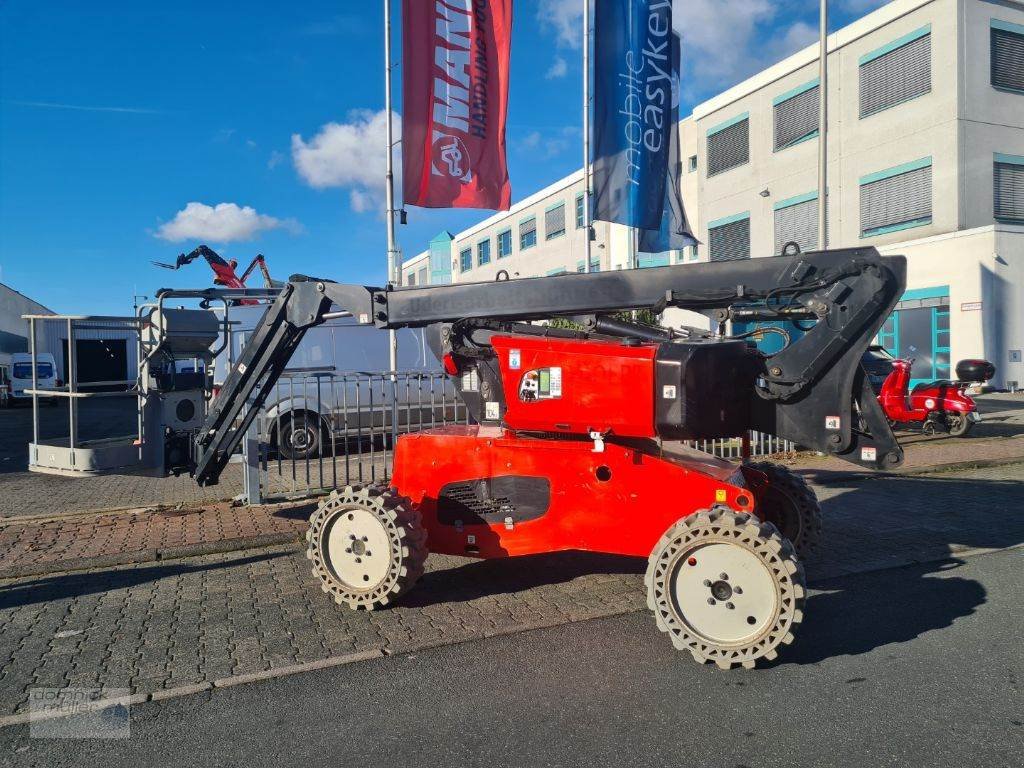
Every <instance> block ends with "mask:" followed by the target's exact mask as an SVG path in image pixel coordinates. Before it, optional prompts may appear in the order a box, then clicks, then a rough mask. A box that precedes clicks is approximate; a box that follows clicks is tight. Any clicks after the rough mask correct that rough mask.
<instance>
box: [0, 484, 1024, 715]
mask: <svg viewBox="0 0 1024 768" xmlns="http://www.w3.org/2000/svg"><path fill="white" fill-rule="evenodd" d="M817 490H818V492H819V494H820V496H821V499H822V506H823V509H824V512H825V522H826V531H827V533H826V541H827V543H826V546H825V547H824V550H823V552H822V554H821V556H820V557H819V558H818V559H816V560H812V561H811V562H809V563H808V571H809V574H810V576H811V579H812V582H813V581H815V580H817V581H819V582H820V581H821V580H822V579H826V578H829V577H832V576H836V575H841V574H847V573H854V572H860V571H865V570H871V569H876V568H884V567H888V566H896V565H900V564H906V563H911V562H921V561H930V560H932V559H935V558H940V557H945V556H948V555H958V554H966V553H969V552H975V551H978V550H984V549H997V548H1004V547H1009V546H1015V545H1019V544H1021V543H1022V542H1024V517H1022V516H1021V515H1019V514H1017V507H1018V506H1019V502H1020V499H1021V498H1024V493H1022V491H1024V465H1013V466H1003V467H993V468H989V469H979V470H972V471H967V472H955V473H945V474H940V475H930V476H919V477H906V478H880V477H875V478H871V477H866V478H852V479H849V480H848V481H846V480H840V481H839V482H836V483H834V484H830V485H829V486H824V487H819V488H818V489H817ZM644 567H645V563H644V562H643V561H638V560H636V559H630V558H620V557H608V556H603V555H592V554H586V553H567V554H560V555H550V556H539V557H532V558H522V559H512V560H505V561H490V562H476V561H470V560H466V559H462V558H452V557H440V556H434V557H431V558H430V559H429V560H428V570H427V573H426V575H425V576H424V578H423V579H422V581H421V582H420V583H419V584H418V585H417V586H416V588H415V589H414V590H413V591H412V592H411V593H410V594H409V595H408V596H406V598H404V599H403V601H402V603H401V604H400V605H398V606H395V607H393V608H391V609H389V610H386V611H380V612H374V613H356V612H352V611H349V610H347V609H342V608H339V607H338V606H336V605H335V604H334V603H333V602H332V601H330V600H329V599H328V598H327V596H326V595H324V594H323V593H322V592H321V591H320V589H319V587H318V586H317V585H316V584H314V583H313V581H312V578H311V576H310V569H309V564H308V561H307V560H306V559H305V557H304V556H303V554H302V553H301V552H296V551H295V550H294V548H289V547H277V548H265V549H261V550H247V551H241V552H233V553H226V554H218V555H210V556H205V557H196V558H190V559H182V560H176V561H162V562H153V563H145V564H140V565H134V566H121V567H116V568H109V569H97V570H93V571H85V572H78V573H56V574H51V575H47V576H41V577H34V578H25V579H17V580H8V581H6V582H0V715H6V714H12V713H15V712H21V711H24V710H25V709H26V707H27V704H26V702H27V699H28V691H29V689H30V688H32V687H37V686H48V687H61V686H102V687H107V688H131V689H132V691H133V692H135V693H139V692H141V693H150V692H155V691H159V690H162V689H169V688H176V687H181V686H185V685H191V684H196V683H201V682H204V681H213V680H216V679H219V678H223V677H226V676H237V675H244V674H251V673H256V672H260V671H263V670H270V669H278V668H282V667H287V666H290V665H294V664H300V663H307V662H314V661H318V660H322V659H326V658H329V657H332V656H337V655H340V654H348V653H352V652H355V651H361V650H368V649H379V650H382V651H384V652H389V653H394V652H402V651H409V650H414V649H417V648H423V647H428V646H431V645H437V644H446V643H453V642H459V641H463V640H469V639H474V638H481V637H486V636H488V635H493V634H497V633H503V632H514V631H521V630H525V629H529V628H531V627H535V626H541V625H551V624H557V623H563V622H569V621H576V620H582V619H587V618H592V617H597V616H604V615H611V614H615V613H622V612H626V611H634V610H640V609H645V606H644V597H643V591H642V574H643V570H644ZM937 567H938V566H937ZM894 578H899V575H898V573H896V574H894ZM825 586H827V585H825ZM813 605H814V603H813V599H812V600H811V601H810V603H809V607H808V610H809V611H810V610H813ZM651 631H652V632H654V631H656V630H655V629H654V624H653V621H652V624H651Z"/></svg>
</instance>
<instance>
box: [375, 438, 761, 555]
mask: <svg viewBox="0 0 1024 768" xmlns="http://www.w3.org/2000/svg"><path fill="white" fill-rule="evenodd" d="M747 475H749V476H750V477H749V480H750V481H751V484H756V483H757V482H759V481H760V480H761V479H762V478H761V477H760V473H757V472H754V471H752V470H750V471H748V470H745V469H744V468H741V467H739V466H737V465H734V464H731V463H729V462H727V461H723V460H720V459H717V458H715V457H713V456H709V455H707V454H703V453H700V452H698V451H687V450H680V451H678V452H676V451H673V452H671V453H670V452H667V451H664V450H661V449H660V448H659V445H658V443H656V442H654V441H637V442H636V443H630V444H629V445H620V444H616V443H606V444H605V445H604V450H603V451H602V452H595V451H594V443H593V442H591V441H583V440H550V439H546V440H545V439H538V438H535V437H527V436H520V435H517V434H516V433H514V432H511V431H509V430H505V429H502V428H500V427H479V426H464V427H462V426H460V427H443V428H439V429H433V430H428V431H425V432H420V433H416V434H409V435H403V436H402V437H401V438H399V440H398V444H397V447H396V450H395V469H394V476H393V479H392V483H393V485H395V487H396V488H397V489H398V491H399V492H400V493H401V494H402V495H404V496H408V497H409V498H410V499H411V500H412V502H413V503H414V504H416V505H417V507H418V508H419V510H420V512H421V514H422V516H423V526H424V528H426V530H427V533H428V541H429V542H430V550H431V552H438V553H442V554H452V555H468V556H471V557H480V558H496V557H510V556H517V555H530V554H538V553H544V552H555V551H561V550H586V551H592V552H605V553H609V554H620V555H633V556H639V557H647V556H648V555H649V554H650V553H651V550H652V549H653V548H654V545H655V544H656V543H657V541H658V539H659V538H660V537H661V536H662V534H664V533H665V531H666V530H668V528H669V527H670V526H671V525H673V524H674V523H675V522H676V521H678V520H679V519H680V518H682V517H685V516H686V515H689V514H692V513H694V512H696V511H697V510H699V509H705V508H708V507H711V506H713V505H715V504H720V505H725V506H728V507H730V508H732V509H733V510H735V511H737V512H753V511H754V496H753V492H752V491H751V490H750V489H749V488H748V487H747V484H748V483H747V481H748V478H747V477H746V476H747ZM508 476H517V477H524V478H546V479H547V481H548V483H549V484H550V492H549V497H548V504H547V508H546V511H545V512H544V513H543V514H541V515H540V516H538V517H535V518H533V519H529V520H523V521H516V520H514V519H513V520H511V521H509V519H508V518H506V519H503V520H498V521H495V522H490V521H488V522H482V518H476V522H473V521H472V520H455V521H448V522H442V520H441V518H440V516H439V514H438V512H439V499H440V498H441V496H442V489H443V488H444V487H445V486H447V485H449V484H451V483H459V482H472V481H476V480H486V479H492V478H500V477H508ZM441 503H444V502H443V501H442V502H441ZM449 517H450V515H449Z"/></svg>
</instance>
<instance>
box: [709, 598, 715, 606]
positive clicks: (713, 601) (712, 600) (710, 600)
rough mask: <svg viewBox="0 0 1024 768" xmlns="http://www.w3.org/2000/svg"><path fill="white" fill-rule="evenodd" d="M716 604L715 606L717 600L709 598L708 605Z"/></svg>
mask: <svg viewBox="0 0 1024 768" xmlns="http://www.w3.org/2000/svg"><path fill="white" fill-rule="evenodd" d="M714 604H715V598H713V597H709V598H708V605H714Z"/></svg>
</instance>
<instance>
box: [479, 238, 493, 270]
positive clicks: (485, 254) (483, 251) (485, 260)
mask: <svg viewBox="0 0 1024 768" xmlns="http://www.w3.org/2000/svg"><path fill="white" fill-rule="evenodd" d="M484 246H486V248H485V247H484ZM490 263H491V238H489V237H485V238H484V239H483V240H480V241H478V242H477V244H476V265H477V266H478V267H482V266H483V265H484V264H490Z"/></svg>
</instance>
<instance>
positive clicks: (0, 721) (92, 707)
mask: <svg viewBox="0 0 1024 768" xmlns="http://www.w3.org/2000/svg"><path fill="white" fill-rule="evenodd" d="M383 657H384V652H383V651H382V650H381V649H379V648H372V649H370V650H367V651H357V652H355V653H348V654H345V655H344V656H331V657H329V658H326V659H319V660H317V661H311V662H308V663H306V664H292V665H289V666H287V667H278V668H276V669H268V670H264V671H262V672H253V673H251V674H245V675H234V676H232V677H222V678H219V679H217V680H212V681H210V680H205V681H203V682H201V683H195V684H192V685H181V686H177V687H176V688H164V689H161V690H159V691H153V692H152V693H135V694H132V695H131V696H119V697H116V698H109V699H98V700H96V701H93V702H90V703H89V704H87V705H85V706H83V707H79V709H78V711H77V712H76V713H74V714H82V713H85V712H97V711H99V710H103V709H106V708H108V707H115V706H131V705H133V704H145V703H147V702H151V701H168V700H170V699H176V698H180V697H182V696H192V695H194V694H197V693H203V692H205V691H212V690H213V689H215V688H229V687H231V686H235V685H246V684H248V683H255V682H258V681H260V680H270V679H273V678H275V677H284V676H285V675H295V674H299V673H302V672H314V671H316V670H318V669H329V668H331V667H340V666H342V665H344V664H354V663H355V662H358V661H370V660H371V659H380V658H383ZM74 714H70V713H67V712H62V711H60V710H51V711H48V712H42V713H37V712H19V713H18V714H16V715H5V716H4V717H0V728H3V727H5V726H9V725H25V724H26V723H30V722H38V721H40V720H55V719H57V718H60V717H73V716H74Z"/></svg>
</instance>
